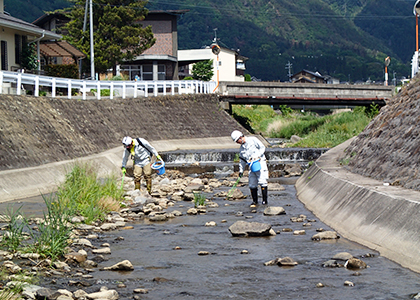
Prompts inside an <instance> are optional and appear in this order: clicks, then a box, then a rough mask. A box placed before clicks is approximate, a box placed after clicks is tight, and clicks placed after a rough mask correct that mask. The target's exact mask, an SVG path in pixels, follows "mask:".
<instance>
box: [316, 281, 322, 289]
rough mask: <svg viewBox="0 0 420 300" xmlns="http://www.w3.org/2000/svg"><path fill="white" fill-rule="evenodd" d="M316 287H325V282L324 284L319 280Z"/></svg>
mask: <svg viewBox="0 0 420 300" xmlns="http://www.w3.org/2000/svg"><path fill="white" fill-rule="evenodd" d="M316 287H317V288H323V287H324V284H323V283H322V282H318V283H317V284H316Z"/></svg>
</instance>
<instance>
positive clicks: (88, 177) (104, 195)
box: [57, 164, 124, 224]
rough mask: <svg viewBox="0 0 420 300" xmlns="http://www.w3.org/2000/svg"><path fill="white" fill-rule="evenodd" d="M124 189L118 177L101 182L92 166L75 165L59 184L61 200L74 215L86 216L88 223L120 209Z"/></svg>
mask: <svg viewBox="0 0 420 300" xmlns="http://www.w3.org/2000/svg"><path fill="white" fill-rule="evenodd" d="M123 193H124V192H123V191H122V190H121V189H120V188H119V187H118V185H117V183H116V178H114V177H109V178H106V179H104V180H103V183H100V182H99V180H98V178H97V174H96V173H95V171H94V170H93V168H92V167H91V166H88V165H82V164H80V165H75V166H74V167H73V169H72V170H71V172H69V173H68V174H67V175H66V180H65V182H64V183H63V184H62V185H60V186H59V189H58V193H57V194H58V197H59V201H60V202H61V203H62V204H63V205H64V206H66V207H67V208H68V209H69V211H70V212H71V213H72V214H74V215H80V216H83V217H85V222H86V223H87V224H90V223H92V222H93V221H96V220H98V219H99V220H103V218H104V217H105V215H106V214H107V213H108V212H110V211H111V210H117V211H118V210H119V200H121V199H122V197H123Z"/></svg>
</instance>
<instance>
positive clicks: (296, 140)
mask: <svg viewBox="0 0 420 300" xmlns="http://www.w3.org/2000/svg"><path fill="white" fill-rule="evenodd" d="M301 139H302V138H301V137H299V136H297V135H295V134H294V135H292V136H291V137H290V142H291V143H293V144H294V143H297V142H299V141H300V140H301Z"/></svg>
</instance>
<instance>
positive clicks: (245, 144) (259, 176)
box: [231, 130, 268, 207]
mask: <svg viewBox="0 0 420 300" xmlns="http://www.w3.org/2000/svg"><path fill="white" fill-rule="evenodd" d="M231 137H232V140H233V141H234V142H236V143H238V144H240V145H241V147H240V148H239V177H242V176H243V173H244V170H245V167H246V166H247V164H248V165H249V164H251V163H252V162H255V161H258V162H259V163H260V164H261V169H260V170H259V171H257V172H252V171H251V170H250V172H249V179H248V185H249V189H250V190H251V197H252V204H251V207H255V206H256V205H257V204H258V185H260V186H261V194H262V204H263V205H266V204H267V203H268V199H267V198H268V196H267V193H268V191H267V185H268V183H267V180H268V167H267V160H266V158H265V155H264V152H265V146H264V144H263V143H261V141H260V140H259V139H257V138H256V137H253V136H248V137H245V136H244V135H243V134H242V132H240V131H238V130H234V131H233V132H232V134H231Z"/></svg>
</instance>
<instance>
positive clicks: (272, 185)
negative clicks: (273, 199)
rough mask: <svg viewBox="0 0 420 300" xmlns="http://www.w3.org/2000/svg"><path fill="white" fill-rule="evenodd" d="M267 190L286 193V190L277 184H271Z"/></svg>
mask: <svg viewBox="0 0 420 300" xmlns="http://www.w3.org/2000/svg"><path fill="white" fill-rule="evenodd" d="M267 189H268V190H269V191H284V190H285V189H286V188H285V187H284V186H282V185H281V184H280V183H277V182H269V183H268V186H267Z"/></svg>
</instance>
